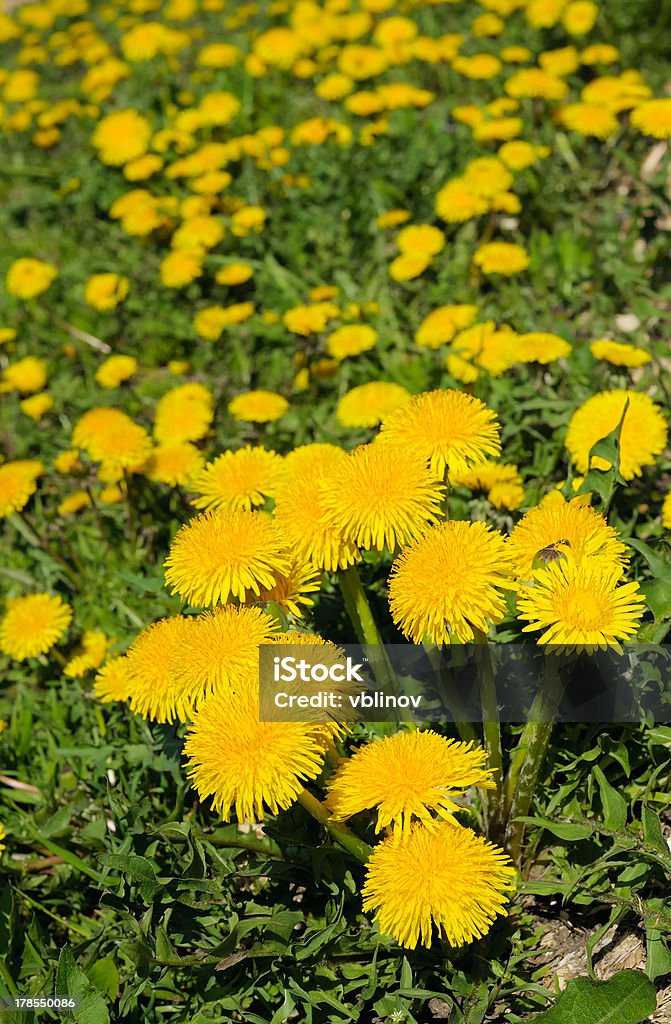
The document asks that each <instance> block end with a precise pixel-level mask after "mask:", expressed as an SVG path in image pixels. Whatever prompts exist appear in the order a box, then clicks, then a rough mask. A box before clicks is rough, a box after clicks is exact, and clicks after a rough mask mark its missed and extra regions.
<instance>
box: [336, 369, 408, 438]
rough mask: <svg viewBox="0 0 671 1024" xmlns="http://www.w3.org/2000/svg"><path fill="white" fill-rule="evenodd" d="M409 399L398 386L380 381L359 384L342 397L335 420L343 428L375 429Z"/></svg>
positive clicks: (406, 392) (406, 393)
mask: <svg viewBox="0 0 671 1024" xmlns="http://www.w3.org/2000/svg"><path fill="white" fill-rule="evenodd" d="M409 398H410V392H409V391H406V389H405V388H404V387H402V385H400V384H393V383H390V382H387V381H382V380H379V381H377V380H376V381H372V382H371V383H370V384H361V385H359V387H357V388H352V390H351V391H348V392H347V394H345V395H343V396H342V398H341V399H340V401H339V402H338V406H337V408H336V418H337V420H338V423H340V424H341V426H343V427H376V426H377V425H378V424H379V423H381V422H382V420H383V419H384V418H385V416H388V415H389V413H390V412H393V411H394V409H397V408H398V407H399V405H402V404H403V402H407V401H408V399H409Z"/></svg>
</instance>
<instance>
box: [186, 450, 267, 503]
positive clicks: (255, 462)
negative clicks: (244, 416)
mask: <svg viewBox="0 0 671 1024" xmlns="http://www.w3.org/2000/svg"><path fill="white" fill-rule="evenodd" d="M281 465H282V460H281V458H280V456H279V455H277V454H276V453H275V452H271V451H267V450H266V449H265V448H260V447H254V448H252V447H251V446H250V445H247V446H246V447H245V448H241V449H240V450H239V451H235V452H224V453H223V454H222V455H219V456H217V458H216V459H214V461H212V462H208V464H207V465H206V466H205V468H204V469H203V470H202V472H201V473H199V474H198V476H197V477H196V478H195V479H194V480H193V483H192V490H193V491H195V493H196V494H197V495H198V497H196V498H193V499H192V504H193V505H194V506H195V507H196V508H201V509H205V510H210V509H218V508H230V509H236V508H246V509H251V508H253V507H254V506H255V505H263V503H264V502H265V500H266V498H268V497H272V496H273V495H274V494H275V490H276V488H277V483H278V477H279V472H280V468H281Z"/></svg>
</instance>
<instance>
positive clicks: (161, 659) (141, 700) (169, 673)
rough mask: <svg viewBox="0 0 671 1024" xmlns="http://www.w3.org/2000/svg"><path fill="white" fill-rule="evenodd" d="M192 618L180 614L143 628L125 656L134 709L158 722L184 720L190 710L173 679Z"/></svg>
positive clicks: (129, 691)
mask: <svg viewBox="0 0 671 1024" xmlns="http://www.w3.org/2000/svg"><path fill="white" fill-rule="evenodd" d="M191 625H192V623H191V619H188V618H184V617H183V616H181V615H176V616H174V617H173V618H171V619H161V620H160V622H154V623H152V624H151V626H148V627H147V628H146V629H145V630H143V631H142V632H141V633H140V635H139V636H137V637H136V638H135V640H134V641H133V643H132V644H131V646H130V648H129V649H128V652H127V654H126V658H125V669H126V676H127V680H128V685H127V692H128V694H129V698H130V706H131V710H132V711H134V712H135V713H136V714H138V715H141V716H142V718H151V719H153V720H154V721H156V722H174V721H175V719H177V720H178V721H184V720H185V719H186V712H185V709H184V704H183V701H182V700H181V699H179V692H178V690H176V688H175V683H174V679H173V664H174V661H175V657H176V655H177V654H178V652H179V651H180V649H181V646H182V644H183V642H184V640H185V638H186V637H187V635H188V633H189V630H190V629H191Z"/></svg>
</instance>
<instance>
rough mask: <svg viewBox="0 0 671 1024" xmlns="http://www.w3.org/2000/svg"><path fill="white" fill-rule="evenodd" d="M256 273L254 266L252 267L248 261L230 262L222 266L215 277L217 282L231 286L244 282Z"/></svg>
mask: <svg viewBox="0 0 671 1024" xmlns="http://www.w3.org/2000/svg"><path fill="white" fill-rule="evenodd" d="M253 274H254V267H251V266H250V265H249V264H248V263H228V264H227V265H226V266H224V267H220V268H219V270H218V271H217V272H216V274H215V275H214V279H215V281H216V282H217V284H223V285H227V286H228V287H231V286H233V285H236V284H244V282H245V281H249V279H250V278H251V277H252V276H253Z"/></svg>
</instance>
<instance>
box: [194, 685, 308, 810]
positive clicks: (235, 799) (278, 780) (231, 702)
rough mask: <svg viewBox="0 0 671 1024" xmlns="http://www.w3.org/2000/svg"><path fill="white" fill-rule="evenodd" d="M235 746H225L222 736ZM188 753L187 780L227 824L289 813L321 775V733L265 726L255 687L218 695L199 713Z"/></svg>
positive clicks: (289, 725)
mask: <svg viewBox="0 0 671 1024" xmlns="http://www.w3.org/2000/svg"><path fill="white" fill-rule="evenodd" d="M228 734H230V735H232V736H235V743H222V741H221V739H222V736H225V735H228ZM184 752H185V754H186V756H187V758H188V767H187V774H188V776H189V779H190V780H191V783H192V785H193V786H194V788H195V789H196V791H197V792H198V795H199V797H200V798H201V800H206V799H208V798H212V805H213V807H214V809H215V810H216V811H217V812H218V813H219V814H220V815H221V817H222V818H223V820H224V821H229V820H230V817H231V811H232V810H233V808H235V813H236V817H237V819H238V821H239V822H240V823H242V822H244V821H245V820H250V821H259V820H260V819H262V818H263V816H264V807H268V808H269V809H270V811H271V813H272V814H277V812H278V811H279V810H286V809H287V808H288V807H290V806H291V804H292V803H293V802H294V800H295V799H296V798H297V797H298V795H299V794H300V792H301V790H302V789H303V785H304V783H305V782H306V781H308V780H309V779H314V778H316V777H317V776H318V775H319V773H320V772H321V768H322V761H323V757H324V748H323V745H322V743H321V735H320V730H319V729H318V727H316V726H315V725H310V724H309V723H306V722H284V721H283V722H262V721H260V720H259V707H258V697H257V693H256V687H253V686H251V685H250V686H248V688H247V689H244V690H242V691H238V692H236V693H217V694H216V695H214V696H212V697H210V698H209V700H208V701H207V702H206V703H205V704H204V705H203V707H202V709H201V710H200V711H199V712H197V714H196V716H195V718H194V721H193V724H192V726H191V727H190V728H189V730H188V732H187V735H186V741H185V744H184Z"/></svg>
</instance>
